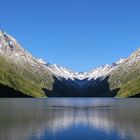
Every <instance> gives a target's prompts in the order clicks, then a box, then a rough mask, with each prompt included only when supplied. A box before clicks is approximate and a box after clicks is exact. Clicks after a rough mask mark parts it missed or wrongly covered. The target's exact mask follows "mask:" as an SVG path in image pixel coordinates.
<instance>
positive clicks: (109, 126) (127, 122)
mask: <svg viewBox="0 0 140 140" xmlns="http://www.w3.org/2000/svg"><path fill="white" fill-rule="evenodd" d="M139 100H140V99H108V98H105V99H102V98H99V99H96V98H95V99H94V98H92V99H87V98H77V99H72V98H70V99H67V98H61V99H60V98H54V99H0V140H46V139H47V140H62V139H63V140H73V139H74V140H76V139H80V140H82V139H86V140H93V139H96V140H100V139H101V140H102V139H104V140H126V139H127V140H139V139H140V133H139V130H140V118H139V116H140V110H139V107H140V102H139Z"/></svg>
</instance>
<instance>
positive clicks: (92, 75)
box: [0, 31, 140, 97]
mask: <svg viewBox="0 0 140 140" xmlns="http://www.w3.org/2000/svg"><path fill="white" fill-rule="evenodd" d="M0 66H1V67H0V91H1V92H3V93H4V92H5V93H6V90H7V92H9V89H12V90H13V91H17V92H20V93H21V94H20V95H22V93H23V95H24V96H25V97H26V96H32V97H47V96H70V97H73V96H74V97H77V96H84V97H89V96H92V97H106V96H108V97H115V96H118V97H129V96H135V95H139V93H140V88H139V87H140V82H139V81H140V80H139V79H140V49H138V50H137V51H136V52H134V53H133V54H132V55H131V56H130V57H128V58H126V59H120V60H119V61H118V62H115V63H112V64H111V65H108V64H107V65H104V66H100V67H98V68H94V69H92V70H90V71H88V72H83V73H79V72H73V71H71V70H69V69H68V68H64V67H62V66H58V65H55V64H54V65H51V64H49V63H47V62H44V61H43V60H42V59H38V58H35V57H33V56H32V55H31V54H30V53H28V52H27V51H26V50H25V49H24V48H22V46H21V45H20V44H19V43H18V42H17V41H16V40H15V39H14V38H13V37H12V36H10V35H8V34H7V33H6V32H2V31H0ZM4 87H5V88H4ZM4 89H5V91H4ZM9 93H10V92H9ZM11 94H12V93H10V95H11ZM10 95H7V96H10ZM2 96H4V95H2ZM17 96H18V95H17ZM24 96H23V97H24Z"/></svg>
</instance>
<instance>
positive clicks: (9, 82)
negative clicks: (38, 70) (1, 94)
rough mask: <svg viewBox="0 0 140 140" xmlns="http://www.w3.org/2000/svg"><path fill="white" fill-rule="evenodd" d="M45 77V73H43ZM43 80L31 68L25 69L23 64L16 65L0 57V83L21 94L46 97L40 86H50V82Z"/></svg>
mask: <svg viewBox="0 0 140 140" xmlns="http://www.w3.org/2000/svg"><path fill="white" fill-rule="evenodd" d="M44 74H45V75H42V77H43V76H45V78H47V73H44ZM48 81H49V82H43V78H41V75H37V74H35V73H34V72H33V70H26V69H25V68H24V67H23V66H20V65H16V64H15V63H11V62H9V61H8V60H6V59H5V58H4V57H0V85H4V86H8V87H11V88H13V89H15V90H17V91H20V92H22V93H23V94H26V95H29V96H32V97H46V95H45V93H44V91H43V90H42V88H50V87H51V82H50V79H48Z"/></svg>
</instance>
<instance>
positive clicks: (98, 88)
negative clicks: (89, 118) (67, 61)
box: [43, 77, 119, 97]
mask: <svg viewBox="0 0 140 140" xmlns="http://www.w3.org/2000/svg"><path fill="white" fill-rule="evenodd" d="M108 78H109V77H107V78H105V79H104V80H103V81H101V79H100V78H98V79H97V80H96V81H95V80H90V81H88V83H85V84H84V85H82V86H81V87H80V85H79V86H76V84H77V83H76V82H74V81H72V80H70V79H68V80H65V79H62V80H61V81H60V80H58V79H57V78H56V77H54V79H55V80H54V81H55V82H54V84H53V89H52V91H50V90H48V89H45V88H43V91H44V92H45V94H46V95H47V96H48V97H115V96H116V95H117V93H118V91H119V89H115V90H110V88H109V84H108ZM81 82H82V81H81ZM70 83H71V84H70ZM95 83H96V84H95Z"/></svg>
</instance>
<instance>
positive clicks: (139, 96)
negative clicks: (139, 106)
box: [130, 93, 140, 98]
mask: <svg viewBox="0 0 140 140" xmlns="http://www.w3.org/2000/svg"><path fill="white" fill-rule="evenodd" d="M130 98H140V93H138V94H136V95H133V96H131V97H130Z"/></svg>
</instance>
